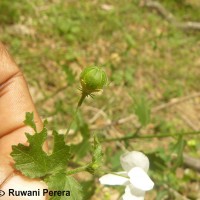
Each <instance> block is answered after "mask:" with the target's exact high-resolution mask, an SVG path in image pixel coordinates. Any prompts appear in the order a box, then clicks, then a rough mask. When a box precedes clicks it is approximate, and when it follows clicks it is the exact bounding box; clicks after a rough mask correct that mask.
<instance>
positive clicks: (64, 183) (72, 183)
mask: <svg viewBox="0 0 200 200" xmlns="http://www.w3.org/2000/svg"><path fill="white" fill-rule="evenodd" d="M45 181H46V183H47V185H48V189H49V190H52V191H70V196H67V197H66V196H52V197H50V199H49V200H65V199H69V200H82V199H83V197H82V195H81V194H82V192H83V191H82V187H81V185H80V184H79V183H78V182H77V181H76V180H75V179H74V178H73V177H71V176H66V174H63V173H57V174H54V175H52V176H49V177H48V178H47V179H46V180H45Z"/></svg>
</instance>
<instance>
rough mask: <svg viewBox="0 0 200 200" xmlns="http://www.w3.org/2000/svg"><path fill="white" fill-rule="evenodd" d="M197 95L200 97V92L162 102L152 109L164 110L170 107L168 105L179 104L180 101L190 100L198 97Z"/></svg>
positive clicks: (153, 110)
mask: <svg viewBox="0 0 200 200" xmlns="http://www.w3.org/2000/svg"><path fill="white" fill-rule="evenodd" d="M197 97H200V93H196V94H192V95H188V96H185V97H181V98H178V99H173V100H172V101H170V102H168V103H165V104H161V105H159V106H156V107H154V108H153V109H152V112H153V113H154V112H158V111H160V110H163V109H165V108H168V107H171V106H174V105H176V104H179V103H183V102H184V101H188V100H190V99H193V98H197Z"/></svg>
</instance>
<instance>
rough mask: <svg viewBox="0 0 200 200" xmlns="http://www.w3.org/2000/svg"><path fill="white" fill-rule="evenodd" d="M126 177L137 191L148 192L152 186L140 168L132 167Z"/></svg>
mask: <svg viewBox="0 0 200 200" xmlns="http://www.w3.org/2000/svg"><path fill="white" fill-rule="evenodd" d="M128 176H129V177H130V182H131V183H132V184H133V186H134V187H135V188H138V189H139V190H143V191H148V190H151V189H152V188H153V186H154V183H153V181H152V180H151V179H150V177H149V176H148V174H147V173H146V172H145V171H144V170H143V169H142V168H140V167H134V168H133V169H131V170H130V171H129V173H128Z"/></svg>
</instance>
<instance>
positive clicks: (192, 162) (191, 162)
mask: <svg viewBox="0 0 200 200" xmlns="http://www.w3.org/2000/svg"><path fill="white" fill-rule="evenodd" d="M183 159H184V165H186V166H187V167H189V168H192V169H194V170H197V171H198V172H200V160H199V159H197V158H193V157H191V156H189V155H187V154H185V153H184V154H183Z"/></svg>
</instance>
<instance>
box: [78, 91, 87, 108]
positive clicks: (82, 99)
mask: <svg viewBox="0 0 200 200" xmlns="http://www.w3.org/2000/svg"><path fill="white" fill-rule="evenodd" d="M86 96H87V95H86V94H85V93H82V95H81V98H80V100H79V102H78V105H77V109H78V108H79V107H81V105H82V103H83V101H84V99H85V97H86Z"/></svg>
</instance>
